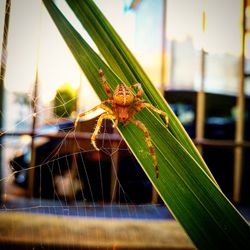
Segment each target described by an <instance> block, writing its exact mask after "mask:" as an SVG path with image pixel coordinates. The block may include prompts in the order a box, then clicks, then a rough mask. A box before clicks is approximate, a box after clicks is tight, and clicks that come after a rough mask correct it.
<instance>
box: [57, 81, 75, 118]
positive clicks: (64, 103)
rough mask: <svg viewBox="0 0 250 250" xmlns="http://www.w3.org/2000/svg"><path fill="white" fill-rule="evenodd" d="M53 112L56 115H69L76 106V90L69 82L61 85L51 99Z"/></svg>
mask: <svg viewBox="0 0 250 250" xmlns="http://www.w3.org/2000/svg"><path fill="white" fill-rule="evenodd" d="M53 106H54V114H55V115H56V116H57V117H69V116H70V114H71V113H72V112H73V111H75V108H76V91H75V90H74V89H73V88H72V87H71V86H70V84H69V83H65V84H63V85H61V86H60V87H59V88H58V89H57V91H56V95H55V98H54V100H53Z"/></svg>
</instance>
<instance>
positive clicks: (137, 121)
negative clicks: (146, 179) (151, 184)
mask: <svg viewBox="0 0 250 250" xmlns="http://www.w3.org/2000/svg"><path fill="white" fill-rule="evenodd" d="M129 121H130V122H132V123H134V124H135V125H136V126H137V127H138V128H140V129H141V130H142V131H143V133H144V136H145V140H146V143H147V145H148V149H149V152H150V154H151V156H152V158H153V161H154V167H155V173H156V178H158V177H159V168H158V163H157V160H156V156H155V152H154V148H153V145H152V142H151V139H150V135H149V132H148V130H147V128H146V126H145V125H144V124H143V123H142V122H141V121H139V120H136V119H134V118H132V117H130V118H129Z"/></svg>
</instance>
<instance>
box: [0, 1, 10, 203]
mask: <svg viewBox="0 0 250 250" xmlns="http://www.w3.org/2000/svg"><path fill="white" fill-rule="evenodd" d="M10 8H11V0H6V3H5V17H4V30H3V42H2V55H1V68H0V133H1V134H0V146H1V145H2V142H3V140H2V139H3V138H2V131H3V108H4V79H5V72H6V63H7V43H8V33H9V18H10ZM2 154H3V152H2V146H1V148H0V179H2V173H3V165H2V164H3V159H2ZM2 190H3V189H2V182H0V200H1V199H2V192H3V191H2Z"/></svg>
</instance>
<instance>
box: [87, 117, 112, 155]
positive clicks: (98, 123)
mask: <svg viewBox="0 0 250 250" xmlns="http://www.w3.org/2000/svg"><path fill="white" fill-rule="evenodd" d="M104 119H109V120H115V122H116V117H115V116H114V115H112V114H102V115H101V116H100V117H99V119H98V121H97V124H96V127H95V130H94V133H93V134H92V136H91V143H92V145H93V147H94V148H95V149H96V150H98V151H99V148H98V147H97V146H96V136H97V135H98V132H99V130H100V128H101V125H102V121H103V120H104Z"/></svg>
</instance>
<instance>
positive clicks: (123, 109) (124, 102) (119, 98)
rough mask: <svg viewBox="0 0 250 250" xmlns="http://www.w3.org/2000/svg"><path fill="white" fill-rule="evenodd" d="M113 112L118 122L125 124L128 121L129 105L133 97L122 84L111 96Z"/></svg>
mask: <svg viewBox="0 0 250 250" xmlns="http://www.w3.org/2000/svg"><path fill="white" fill-rule="evenodd" d="M113 99H114V101H113V111H114V113H115V115H116V117H117V119H118V122H123V123H126V122H127V121H128V119H129V113H130V110H131V105H132V104H133V102H134V95H133V93H132V92H131V90H130V89H129V88H128V87H127V86H126V85H124V84H119V85H117V87H116V89H115V91H114V95H113Z"/></svg>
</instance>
